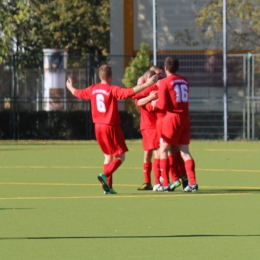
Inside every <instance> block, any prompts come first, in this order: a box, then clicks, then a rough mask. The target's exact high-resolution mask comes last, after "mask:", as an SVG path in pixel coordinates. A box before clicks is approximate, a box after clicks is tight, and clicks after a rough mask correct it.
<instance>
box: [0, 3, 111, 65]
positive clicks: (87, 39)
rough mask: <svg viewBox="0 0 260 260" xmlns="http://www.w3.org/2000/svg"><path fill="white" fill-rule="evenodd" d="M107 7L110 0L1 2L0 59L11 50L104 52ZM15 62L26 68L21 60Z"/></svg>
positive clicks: (106, 38)
mask: <svg viewBox="0 0 260 260" xmlns="http://www.w3.org/2000/svg"><path fill="white" fill-rule="evenodd" d="M109 8H110V5H109V0H95V1H82V0H73V1H71V0H59V1H54V0H10V1H3V0H0V31H2V34H1V35H0V58H2V59H3V58H4V57H6V56H7V54H8V53H9V52H10V51H12V50H13V51H14V52H15V53H17V54H26V55H29V56H37V55H39V54H40V55H41V54H42V49H43V48H59V49H67V50H68V51H69V52H73V53H77V54H85V53H94V52H96V51H97V50H98V51H102V52H103V53H107V52H108V50H109V31H110V9H109ZM14 48H15V49H14ZM34 61H35V65H37V63H39V62H38V61H37V58H34ZM0 62H1V61H0ZM18 62H19V64H22V66H23V67H26V65H27V64H26V60H24V59H22V58H21V59H20V60H19V61H18ZM31 63H32V61H30V64H31ZM35 65H34V66H35ZM38 65H39V64H38Z"/></svg>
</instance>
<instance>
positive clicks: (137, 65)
mask: <svg viewBox="0 0 260 260" xmlns="http://www.w3.org/2000/svg"><path fill="white" fill-rule="evenodd" d="M148 50H149V45H148V44H146V43H143V42H142V43H141V44H140V50H139V51H138V52H137V54H136V57H135V58H132V59H131V61H130V64H129V66H128V67H127V68H126V70H125V74H124V77H123V80H122V82H123V83H124V85H125V87H127V88H131V87H133V86H136V83H137V80H138V78H139V77H140V76H142V75H143V74H144V72H146V71H147V70H149V68H150V67H151V66H152V61H151V59H150V56H149V53H148ZM131 101H132V102H131V104H130V106H129V110H128V111H129V113H130V114H131V115H132V116H133V118H134V127H135V128H138V127H139V125H140V111H139V109H138V108H137V107H136V106H135V104H134V102H133V100H131Z"/></svg>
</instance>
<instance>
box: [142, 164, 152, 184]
mask: <svg viewBox="0 0 260 260" xmlns="http://www.w3.org/2000/svg"><path fill="white" fill-rule="evenodd" d="M151 171H152V163H143V173H144V182H145V183H151Z"/></svg>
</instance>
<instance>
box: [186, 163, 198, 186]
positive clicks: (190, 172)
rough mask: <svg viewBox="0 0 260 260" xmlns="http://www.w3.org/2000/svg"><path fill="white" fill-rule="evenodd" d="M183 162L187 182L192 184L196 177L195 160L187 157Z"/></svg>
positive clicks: (194, 182)
mask: <svg viewBox="0 0 260 260" xmlns="http://www.w3.org/2000/svg"><path fill="white" fill-rule="evenodd" d="M184 164H185V169H186V172H187V176H188V179H189V184H190V185H193V184H196V183H197V182H196V177H195V162H194V160H193V159H189V160H187V161H185V162H184Z"/></svg>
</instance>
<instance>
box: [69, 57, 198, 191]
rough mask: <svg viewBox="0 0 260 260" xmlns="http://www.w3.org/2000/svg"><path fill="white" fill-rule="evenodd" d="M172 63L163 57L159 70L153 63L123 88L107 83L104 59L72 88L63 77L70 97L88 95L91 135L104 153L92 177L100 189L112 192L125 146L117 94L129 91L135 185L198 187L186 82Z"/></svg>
mask: <svg viewBox="0 0 260 260" xmlns="http://www.w3.org/2000/svg"><path fill="white" fill-rule="evenodd" d="M178 69H179V61H178V59H176V58H174V57H167V58H166V59H165V61H164V71H163V68H160V67H156V66H153V67H152V68H150V70H148V71H146V72H145V73H144V75H143V76H142V77H140V78H139V79H138V82H137V86H135V87H133V88H128V89H126V88H121V87H119V86H115V85H112V84H111V82H112V69H111V67H110V66H108V65H102V66H101V67H100V68H99V78H100V80H101V81H100V83H98V84H93V85H91V86H90V87H87V88H85V89H76V88H74V87H73V81H72V79H71V78H68V80H67V83H66V86H67V88H68V90H69V91H70V92H71V93H72V94H73V95H74V96H75V97H77V98H81V99H86V100H91V112H92V119H93V122H94V124H95V135H96V139H97V142H98V144H99V146H100V148H101V150H102V151H103V153H104V163H103V173H100V174H99V175H98V180H99V181H100V183H101V185H102V188H103V190H104V193H105V194H116V193H117V192H116V191H115V190H114V189H113V173H114V172H115V171H116V170H117V169H118V167H119V166H120V165H121V164H122V163H123V161H124V160H125V152H127V151H128V148H127V145H126V143H125V138H124V134H123V131H122V129H121V127H120V123H121V120H120V115H119V110H118V100H121V99H126V98H129V97H133V98H134V100H135V104H136V105H137V106H138V107H139V108H140V115H141V120H140V130H141V134H142V140H143V150H144V161H143V173H144V184H143V185H142V186H141V187H139V188H138V190H153V191H158V192H159V191H162V192H167V191H174V190H175V189H176V188H177V187H179V186H181V185H182V187H183V191H184V192H194V191H197V190H198V184H197V181H196V176H195V162H194V160H193V158H192V156H191V154H190V152H189V143H190V115H189V82H188V80H187V79H186V78H184V77H181V76H180V75H178V74H177V71H178ZM164 74H165V75H166V77H163V75H164ZM153 153H154V159H153V160H152V157H153ZM152 168H153V172H154V186H152V181H151V171H152ZM170 179H171V181H170Z"/></svg>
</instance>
